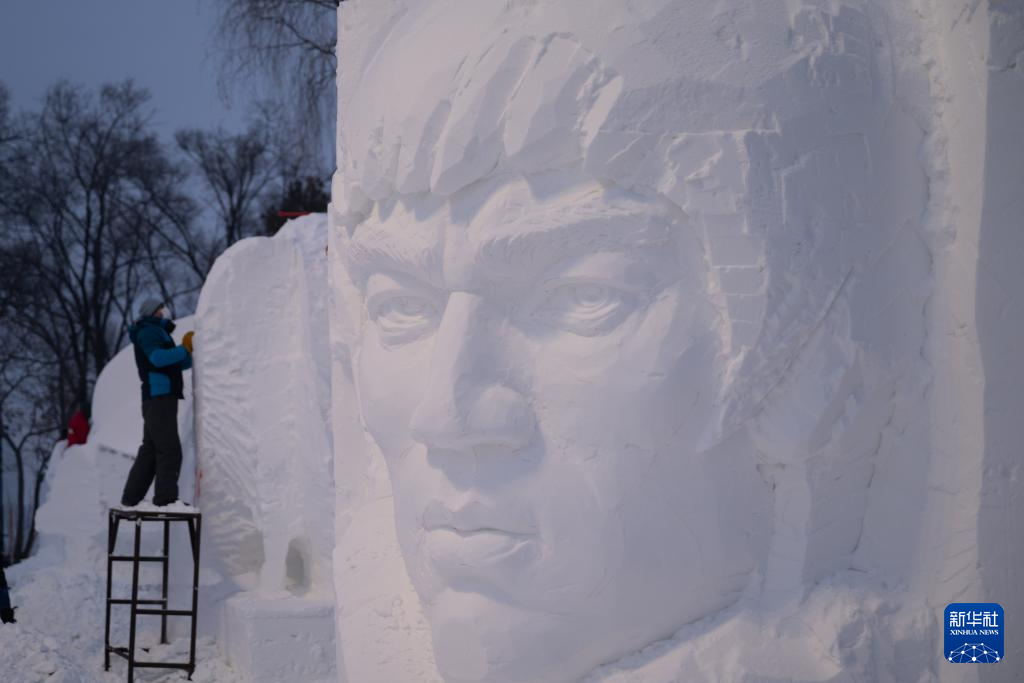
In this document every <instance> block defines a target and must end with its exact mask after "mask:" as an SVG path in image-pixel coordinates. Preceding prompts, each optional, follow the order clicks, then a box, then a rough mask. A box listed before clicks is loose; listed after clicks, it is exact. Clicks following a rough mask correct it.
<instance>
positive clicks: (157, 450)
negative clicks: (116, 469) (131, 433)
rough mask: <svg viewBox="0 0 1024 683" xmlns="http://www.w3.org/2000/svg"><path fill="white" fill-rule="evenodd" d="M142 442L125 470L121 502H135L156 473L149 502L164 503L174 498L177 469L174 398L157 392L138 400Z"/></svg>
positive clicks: (178, 448)
mask: <svg viewBox="0 0 1024 683" xmlns="http://www.w3.org/2000/svg"><path fill="white" fill-rule="evenodd" d="M142 420H143V428H142V429H143V431H142V445H141V446H139V453H138V455H136V456H135V463H134V464H133V465H132V469H131V472H129V473H128V481H127V482H125V485H124V493H123V494H122V495H121V504H122V505H138V504H139V503H140V502H141V501H142V499H143V498H145V497H146V491H147V490H149V485H150V484H151V483H152V482H153V477H154V476H155V477H156V486H155V487H154V489H153V504H154V505H167V504H169V503H173V502H174V501H176V500H177V499H178V475H179V474H180V473H181V441H180V440H179V439H178V399H177V397H175V396H170V395H168V396H157V397H156V398H150V399H146V400H144V401H143V402H142Z"/></svg>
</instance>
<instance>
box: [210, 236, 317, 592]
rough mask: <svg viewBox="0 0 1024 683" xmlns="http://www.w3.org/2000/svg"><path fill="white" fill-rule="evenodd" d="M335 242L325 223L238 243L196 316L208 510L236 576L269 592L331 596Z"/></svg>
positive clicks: (221, 552)
mask: <svg viewBox="0 0 1024 683" xmlns="http://www.w3.org/2000/svg"><path fill="white" fill-rule="evenodd" d="M325 246H326V235H325V225H324V220H323V217H322V216H320V217H316V216H312V217H309V218H305V219H302V220H300V221H294V222H293V223H292V224H290V225H289V226H288V227H286V228H285V229H283V230H282V231H281V232H280V233H279V234H278V235H276V236H275V237H274V238H251V239H247V240H243V241H242V242H239V243H237V244H236V245H234V246H233V247H232V248H231V249H229V250H228V251H227V252H225V254H224V255H222V256H221V257H220V258H219V259H218V260H217V263H216V264H215V265H214V268H213V270H212V271H211V273H210V275H209V277H208V279H207V281H206V283H205V285H204V287H203V291H202V295H201V296H200V300H199V305H198V309H197V314H196V321H197V324H196V336H195V344H196V354H195V373H196V377H197V380H196V381H197V386H198V392H197V401H198V404H199V410H198V416H199V419H198V420H197V430H198V434H199V459H200V468H201V483H200V491H201V502H202V506H203V513H204V515H205V517H206V519H207V522H206V524H207V526H208V527H209V530H210V540H211V541H212V542H213V543H214V545H215V546H216V552H217V554H218V556H219V557H220V558H221V559H222V560H223V561H224V563H225V566H226V569H227V571H228V572H229V573H230V574H231V575H232V576H233V577H235V578H236V580H237V581H238V582H239V584H240V585H241V586H243V587H245V588H249V589H259V590H260V591H262V592H264V593H276V592H285V591H288V592H290V593H292V594H294V595H305V594H307V593H310V594H312V595H316V594H327V595H330V594H331V592H332V581H331V571H330V553H331V550H332V548H333V547H334V531H333V529H334V519H333V514H332V506H333V500H334V490H333V478H332V476H331V472H332V449H331V446H330V434H329V431H328V427H327V424H328V422H327V418H328V415H327V410H328V408H329V398H328V395H329V394H328V376H329V371H328V365H327V355H326V354H327V322H326V313H325V308H324V304H323V303H322V301H323V299H322V297H321V296H319V292H321V291H323V289H324V288H325V282H326V271H325V263H326V259H325V256H324V247H325ZM257 274H258V276H257Z"/></svg>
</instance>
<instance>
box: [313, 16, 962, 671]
mask: <svg viewBox="0 0 1024 683" xmlns="http://www.w3.org/2000/svg"><path fill="white" fill-rule="evenodd" d="M904 21H906V18H905V17H902V16H901V15H899V14H898V12H894V13H893V14H892V15H891V16H890V15H887V14H885V13H883V12H882V11H881V10H880V9H879V6H878V5H877V4H869V3H863V2H855V1H850V2H823V1H822V2H819V1H816V0H805V1H803V2H785V1H783V0H735V1H733V2H728V3H718V2H707V1H706V0H640V1H637V2H628V3H627V2H621V1H620V0H598V1H594V0H560V1H559V2H546V1H543V0H541V1H536V2H507V1H506V0H476V1H474V2H468V1H467V2H440V1H431V0H408V1H403V0H392V1H391V2H376V1H368V0H353V1H352V2H349V3H345V4H344V5H342V7H341V10H340V13H339V34H340V35H339V56H340V59H339V61H340V65H341V66H340V69H339V142H338V145H339V147H338V156H339V159H340V160H341V162H340V164H339V168H338V171H337V173H336V175H335V180H334V192H333V200H334V204H333V209H332V222H333V225H332V233H331V239H332V245H331V251H332V253H333V254H334V259H335V260H334V262H333V265H332V286H333V290H334V292H335V294H336V295H337V296H338V301H337V302H336V305H335V308H334V309H333V312H332V315H333V316H334V321H333V328H332V335H333V340H334V345H335V348H334V353H333V358H334V363H335V367H334V390H335V394H334V401H335V411H334V420H335V425H334V428H335V442H336V443H337V444H338V452H337V459H336V462H337V463H338V467H339V470H340V468H341V467H342V465H343V464H344V466H345V467H348V468H349V470H350V474H351V473H356V472H359V471H360V468H362V469H363V474H362V475H361V476H362V478H361V479H358V477H354V478H353V479H352V480H349V481H347V482H346V484H345V486H346V487H347V488H346V489H345V490H344V491H343V492H339V501H338V510H339V512H338V514H339V523H338V534H339V538H338V547H337V549H336V551H335V582H336V588H337V591H338V600H339V607H340V610H339V621H338V629H339V638H340V640H341V643H340V651H341V653H342V657H341V659H339V661H342V659H343V660H344V664H345V667H346V673H347V677H348V679H349V680H359V681H370V680H423V681H427V680H437V679H438V678H440V679H441V680H444V681H447V682H449V683H455V682H468V681H488V682H495V683H497V682H501V683H506V682H513V681H515V682H519V681H531V682H552V683H555V682H564V681H575V680H581V679H583V678H587V680H594V681H596V680H607V681H612V680H615V681H618V680H623V681H625V680H643V681H645V682H650V683H660V682H662V681H675V680H680V676H682V677H683V678H684V679H685V680H692V681H704V680H737V681H739V680H765V679H769V678H770V679H771V680H800V681H825V680H888V679H887V678H885V677H886V676H890V675H893V674H891V673H890V672H898V673H897V674H896V675H895V678H894V680H921V679H922V677H924V678H925V679H927V677H928V676H929V675H930V673H929V672H930V671H931V668H930V667H932V666H933V663H932V662H930V661H929V653H931V650H932V647H933V644H932V643H931V641H929V640H928V638H929V634H928V631H929V629H930V628H933V627H934V624H935V614H936V611H935V610H934V609H933V607H932V605H931V603H930V602H929V601H931V600H935V601H938V600H941V599H942V597H944V594H943V593H942V592H941V591H938V590H933V586H932V585H931V584H928V583H927V582H925V581H921V580H919V578H920V576H922V572H923V571H924V569H923V565H922V562H923V561H924V560H923V557H924V553H923V552H922V551H920V548H921V547H925V546H928V545H929V544H928V543H927V542H926V541H921V544H920V545H918V544H917V543H908V542H907V539H922V538H925V536H924V534H925V532H926V531H928V532H929V533H932V534H933V536H930V537H929V538H932V540H933V541H935V543H933V544H932V545H931V547H932V548H935V547H940V546H941V545H942V543H941V541H938V540H937V537H935V536H934V534H935V530H934V528H932V527H931V526H930V523H929V522H928V521H927V520H926V519H925V517H924V512H925V510H926V509H927V510H928V511H929V513H935V512H936V511H937V510H940V509H944V508H943V507H942V506H943V505H945V504H946V502H945V501H944V502H943V503H941V504H938V505H936V504H935V503H934V501H933V499H932V498H931V494H930V493H929V486H930V485H929V455H928V453H929V443H928V434H927V420H928V419H929V418H928V410H927V408H923V407H921V400H920V397H921V396H922V395H925V394H926V392H927V387H928V385H929V382H930V373H929V368H928V367H927V364H926V362H925V360H924V359H925V355H926V354H925V349H926V343H927V339H926V335H925V329H926V324H927V322H928V321H927V319H926V312H925V302H926V301H927V299H928V296H929V293H930V284H931V282H930V277H931V270H930V269H931V254H930V251H929V246H930V245H929V244H928V243H927V242H926V240H925V239H923V238H922V234H924V233H926V231H927V229H929V228H930V227H931V226H927V225H924V224H923V221H924V220H925V219H926V218H927V216H928V212H927V209H928V207H929V203H928V202H929V195H928V190H927V188H928V183H929V174H935V175H938V174H939V172H937V171H936V169H935V168H934V167H932V166H930V165H929V164H930V162H926V161H925V160H922V158H921V156H920V155H919V154H918V152H919V150H920V149H921V148H922V146H923V145H924V143H925V132H924V130H925V127H924V125H923V124H922V123H921V120H920V114H919V113H918V112H916V111H915V107H916V106H917V105H918V104H920V100H919V99H917V100H915V99H913V98H925V99H927V91H928V85H927V83H923V82H922V80H923V77H922V76H921V70H920V68H918V69H917V70H916V71H915V70H913V69H904V67H903V66H901V65H897V59H896V56H895V54H894V52H895V50H894V49H893V40H894V39H893V38H892V36H893V35H898V34H899V33H900V27H902V28H904V29H905V28H906V26H907V25H905V24H903V23H901V22H904ZM901 45H902V44H901ZM922 61H923V60H922ZM897 81H899V82H897ZM397 84H401V87H398V85H397ZM900 86H913V87H905V88H901V87H900ZM915 116H917V117H918V118H917V119H916V120H915ZM352 396H357V397H358V409H359V413H360V415H361V419H362V427H364V428H365V432H366V437H367V439H368V448H367V450H366V452H365V453H363V454H361V455H357V454H355V448H356V447H355V439H357V438H358V436H359V435H358V434H357V432H358V431H359V428H358V427H359V426H354V425H353V424H352V423H351V421H350V420H348V421H345V420H346V415H344V414H343V413H346V412H347V411H349V410H350V409H351V408H352V404H351V401H352V400H353V399H352ZM339 402H343V403H344V405H343V407H339ZM339 420H342V421H345V422H344V425H343V426H340V427H339ZM340 437H344V439H348V440H344V439H343V438H340ZM381 460H383V462H384V463H386V468H387V469H386V479H384V477H382V475H381V468H380V462H381ZM352 482H354V483H352ZM360 487H361V490H360ZM391 496H393V503H394V511H393V514H394V532H395V533H396V536H395V537H391V538H388V535H387V533H385V532H386V531H387V529H386V527H385V526H382V525H379V526H377V527H376V529H375V531H376V533H370V532H368V531H367V530H366V525H368V524H372V523H373V521H374V519H378V520H379V519H380V517H379V515H380V514H381V513H382V512H383V507H382V503H381V501H384V503H383V505H384V506H387V501H388V499H389V498H390V497H391ZM370 511H372V512H370ZM378 524H380V523H379V522H378ZM395 541H397V545H396V543H395ZM367 544H369V547H367ZM396 548H397V549H400V554H401V557H402V559H403V560H404V568H405V570H406V574H407V577H408V580H406V579H405V576H398V575H397V572H396V561H397V556H398V555H397V552H396ZM933 559H937V562H938V565H937V566H941V565H942V562H944V561H945V560H944V559H943V558H933ZM357 576H361V577H374V580H371V581H369V583H370V584H371V585H372V587H371V588H365V589H363V590H362V592H360V589H358V588H352V585H353V584H356V583H359V582H358V581H353V577H357ZM381 577H386V578H381ZM897 585H902V586H907V585H911V586H912V588H911V589H908V590H907V591H905V592H900V591H894V590H893V589H892V588H891V587H892V586H897ZM410 586H411V588H414V589H415V593H413V592H412V590H411V589H410ZM947 602H948V600H947ZM368 604H373V605H376V607H375V608H374V609H373V610H369V609H366V608H365V606H366V605H368ZM938 614H941V605H940V608H939V612H938ZM424 617H425V624H424V621H423V618H424ZM424 634H426V635H427V636H429V642H430V646H431V647H430V650H429V651H424V648H425V642H426V638H425V637H424ZM811 634H814V635H813V636H812V635H811ZM381 643H385V644H386V645H387V647H388V648H391V651H390V652H383V651H382V646H381ZM762 643H763V644H762ZM897 643H898V647H899V648H900V650H901V652H900V653H899V654H898V655H897V654H896V648H897ZM350 645H351V647H350ZM648 646H652V647H649V648H648ZM644 648H648V649H646V650H644ZM640 651H643V652H642V654H639V655H637V654H635V653H637V652H640ZM399 660H401V662H402V663H401V668H394V669H388V667H389V666H392V665H393V663H394V662H396V661H399ZM616 660H621V661H620V662H619V663H618V664H609V663H611V662H616ZM435 665H436V670H435V669H434V667H435ZM844 676H853V678H849V679H847V678H844ZM857 676H860V678H857Z"/></svg>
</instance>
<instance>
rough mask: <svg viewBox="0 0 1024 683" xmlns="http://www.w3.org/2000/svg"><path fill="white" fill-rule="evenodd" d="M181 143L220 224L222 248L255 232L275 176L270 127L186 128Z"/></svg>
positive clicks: (179, 140) (256, 125)
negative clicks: (231, 129)
mask: <svg viewBox="0 0 1024 683" xmlns="http://www.w3.org/2000/svg"><path fill="white" fill-rule="evenodd" d="M175 138H176V140H177V141H178V146H179V147H180V148H181V150H182V151H183V152H184V153H185V155H186V156H187V157H188V158H189V160H190V161H191V162H192V164H193V165H194V167H195V170H196V171H197V172H198V174H199V178H200V179H201V181H202V184H203V187H204V189H205V190H206V193H207V194H208V195H209V198H210V199H211V200H212V206H213V210H214V213H215V215H216V217H217V220H218V222H219V224H220V228H221V230H220V233H221V239H222V241H221V243H220V244H219V245H218V246H219V247H220V249H219V250H218V251H220V250H223V248H226V247H228V246H230V245H232V244H234V243H235V242H237V241H238V240H240V239H242V238H243V237H245V236H247V235H252V234H256V232H257V230H256V226H257V225H258V220H259V219H258V216H257V212H258V209H259V204H260V200H261V198H262V196H263V193H264V191H265V190H266V188H267V186H268V185H269V184H270V182H271V180H273V179H274V177H275V176H276V172H277V171H276V164H275V159H274V155H273V150H272V147H271V138H270V133H269V131H268V130H267V128H266V127H265V126H264V125H262V124H260V123H256V124H253V125H252V126H250V127H249V129H248V130H247V131H245V132H244V133H238V134H232V133H228V132H226V131H224V130H221V129H218V130H216V131H202V130H194V129H193V130H181V131H178V133H177V135H176V136H175Z"/></svg>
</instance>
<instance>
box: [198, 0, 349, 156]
mask: <svg viewBox="0 0 1024 683" xmlns="http://www.w3.org/2000/svg"><path fill="white" fill-rule="evenodd" d="M340 4H341V0H220V7H221V13H220V21H219V23H218V31H217V36H218V41H222V44H223V45H225V47H224V48H223V54H222V65H223V70H222V73H223V78H222V81H223V82H224V83H238V82H240V81H242V80H246V79H244V78H240V77H248V78H249V79H252V78H257V79H261V78H269V80H270V83H271V84H272V85H273V87H274V88H275V90H276V91H277V92H278V93H280V97H278V98H276V99H277V100H278V105H279V109H280V112H281V114H282V115H285V118H286V119H289V123H290V125H291V128H292V129H293V131H294V132H295V135H296V139H295V144H297V145H298V146H301V147H302V148H303V149H304V152H305V154H306V155H307V156H309V157H311V158H317V157H319V154H318V152H319V150H320V149H321V148H322V135H323V133H324V132H325V131H330V130H331V128H332V125H333V118H334V111H335V104H334V103H335V89H334V73H335V69H336V67H337V61H336V58H335V43H336V42H337V9H338V5H340Z"/></svg>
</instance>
